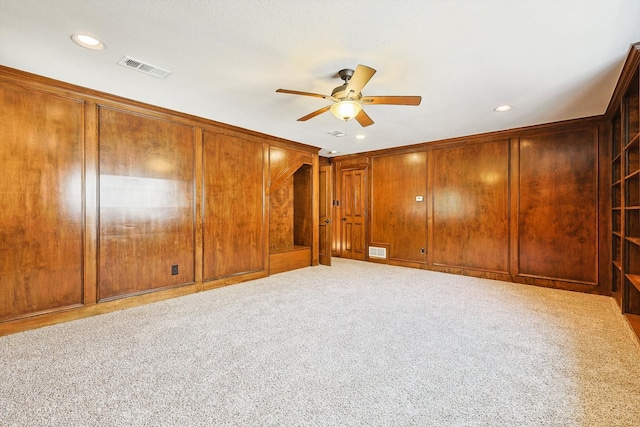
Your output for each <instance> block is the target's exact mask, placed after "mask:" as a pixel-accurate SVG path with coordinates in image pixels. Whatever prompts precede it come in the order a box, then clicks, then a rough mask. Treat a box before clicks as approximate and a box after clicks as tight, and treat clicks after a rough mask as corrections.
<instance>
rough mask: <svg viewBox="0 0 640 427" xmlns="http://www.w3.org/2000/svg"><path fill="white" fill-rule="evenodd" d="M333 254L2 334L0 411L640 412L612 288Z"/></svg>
mask: <svg viewBox="0 0 640 427" xmlns="http://www.w3.org/2000/svg"><path fill="white" fill-rule="evenodd" d="M333 262H334V265H333V266H332V267H323V266H319V267H312V268H307V269H303V270H296V271H292V272H287V273H282V274H278V275H274V276H271V277H268V278H265V279H261V280H256V281H252V282H247V283H243V284H238V285H234V286H230V287H227V288H222V289H217V290H213V291H208V292H204V293H200V294H195V295H189V296H186V297H181V298H176V299H172V300H168V301H163V302H159V303H155V304H150V305H147V306H143V307H138V308H133V309H128V310H124V311H119V312H114V313H109V314H105V315H102V316H97V317H93V318H88V319H82V320H78V321H74V322H69V323H65V324H60V325H56V326H51V327H47V328H42V329H38V330H34V331H28V332H23V333H19V334H14V335H10V336H6V337H1V338H0V425H1V426H159V425H172V426H210V425H234V426H235V425H249V426H266V425H278V426H331V425H340V426H345V425H349V426H354V425H367V426H382V425H390V426H405V425H416V426H452V425H455V426H638V425H640V346H638V344H637V342H636V341H635V339H634V338H633V335H632V332H631V331H630V329H629V328H628V326H627V325H626V324H625V323H624V320H623V318H622V316H621V315H620V314H619V311H618V309H617V307H616V305H615V302H614V301H613V300H612V299H610V298H606V297H601V296H594V295H586V294H580V293H573V292H565V291H558V290H552V289H544V288H538V287H533V286H525V285H517V284H511V283H505V282H498V281H491V280H484V279H475V278H469V277H463V276H455V275H446V274H441V273H435V272H429V271H421V270H414V269H406V268H399V267H390V266H384V265H378V264H372V263H364V262H358V261H349V260H343V259H334V260H333Z"/></svg>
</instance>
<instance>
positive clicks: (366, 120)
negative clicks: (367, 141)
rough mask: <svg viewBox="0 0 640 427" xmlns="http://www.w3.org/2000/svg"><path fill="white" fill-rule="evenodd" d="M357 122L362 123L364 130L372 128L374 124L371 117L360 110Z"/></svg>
mask: <svg viewBox="0 0 640 427" xmlns="http://www.w3.org/2000/svg"><path fill="white" fill-rule="evenodd" d="M356 120H357V121H358V123H360V126H362V127H363V128H364V127H367V126H371V125H372V124H373V120H371V117H369V115H368V114H367V113H365V112H364V110H360V112H359V113H358V115H357V116H356Z"/></svg>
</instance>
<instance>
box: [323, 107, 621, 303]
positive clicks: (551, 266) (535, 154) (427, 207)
mask: <svg viewBox="0 0 640 427" xmlns="http://www.w3.org/2000/svg"><path fill="white" fill-rule="evenodd" d="M605 128H606V129H608V128H607V125H606V123H605V122H604V121H603V120H598V119H583V120H577V121H571V122H567V123H558V124H553V125H544V126H539V127H532V128H525V129H517V130H513V131H503V132H496V133H493V134H487V135H478V136H474V137H468V138H457V139H453V140H448V141H438V142H435V143H428V144H422V145H417V146H413V147H404V148H399V149H392V150H386V151H383V152H373V153H364V154H360V155H353V156H344V157H338V158H335V159H333V161H334V162H335V164H336V170H337V171H340V170H342V169H343V168H347V169H348V168H349V167H350V165H352V164H370V165H371V166H370V179H369V180H368V182H369V184H368V192H369V199H370V203H369V206H368V209H369V212H368V217H369V221H368V227H369V228H368V229H369V236H370V238H369V239H368V240H367V245H368V246H379V247H384V248H387V259H386V260H380V259H374V258H371V259H369V260H370V261H376V262H388V263H392V264H397V265H406V266H413V267H419V268H425V269H432V270H438V271H444V272H451V273H459V274H467V275H473V276H481V277H489V278H496V279H502V280H510V281H515V282H523V283H530V284H536V285H542V286H552V287H557V288H562V289H570V290H578V291H585V292H594V293H604V294H607V293H608V292H609V286H610V284H609V283H608V282H607V281H606V279H605V280H603V277H606V274H602V273H601V272H600V269H601V268H602V267H601V266H602V265H607V262H605V261H606V260H603V259H602V258H606V257H607V256H608V251H606V250H605V251H604V252H603V253H602V255H601V256H600V258H599V250H598V248H599V245H600V242H601V241H603V233H604V232H605V231H606V230H604V229H605V228H606V224H607V221H608V219H607V218H606V217H604V218H603V217H602V212H603V210H602V209H601V206H602V205H603V203H605V204H606V201H602V200H601V197H602V191H601V188H600V187H601V186H600V185H599V182H603V175H602V174H605V177H606V175H607V174H608V173H609V172H608V171H607V170H601V169H600V162H599V161H598V159H599V153H601V152H602V148H601V144H602V142H601V141H600V138H602V136H603V135H606V129H605ZM605 144H606V141H605ZM336 178H337V179H339V178H340V177H339V176H336ZM604 180H605V181H606V179H604ZM343 186H344V183H343V184H342V186H337V187H336V190H337V195H336V199H338V200H339V201H342V199H345V198H348V196H349V194H348V193H347V192H345V189H344V188H342V187H343ZM605 194H606V193H605ZM418 196H424V202H418V201H416V197H418ZM601 224H605V225H604V226H601ZM365 234H366V232H365ZM604 234H606V233H604ZM342 239H344V237H342ZM345 244H348V241H347V240H344V241H343V242H339V243H338V245H337V246H340V245H343V246H344V245H345ZM422 248H426V251H425V252H426V253H425V254H423V253H422V252H421V249H422ZM334 255H339V254H338V253H336V254H334Z"/></svg>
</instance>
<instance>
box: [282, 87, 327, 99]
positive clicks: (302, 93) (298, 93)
mask: <svg viewBox="0 0 640 427" xmlns="http://www.w3.org/2000/svg"><path fill="white" fill-rule="evenodd" d="M276 92H279V93H290V94H291V95H304V96H313V97H314V98H322V99H331V97H330V96H328V95H320V94H319V93H311V92H300V91H299V90H289V89H278V90H276Z"/></svg>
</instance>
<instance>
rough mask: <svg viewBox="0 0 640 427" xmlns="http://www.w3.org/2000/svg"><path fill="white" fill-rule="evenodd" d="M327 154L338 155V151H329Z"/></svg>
mask: <svg viewBox="0 0 640 427" xmlns="http://www.w3.org/2000/svg"><path fill="white" fill-rule="evenodd" d="M329 154H338V151H337V150H331V151H329Z"/></svg>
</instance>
